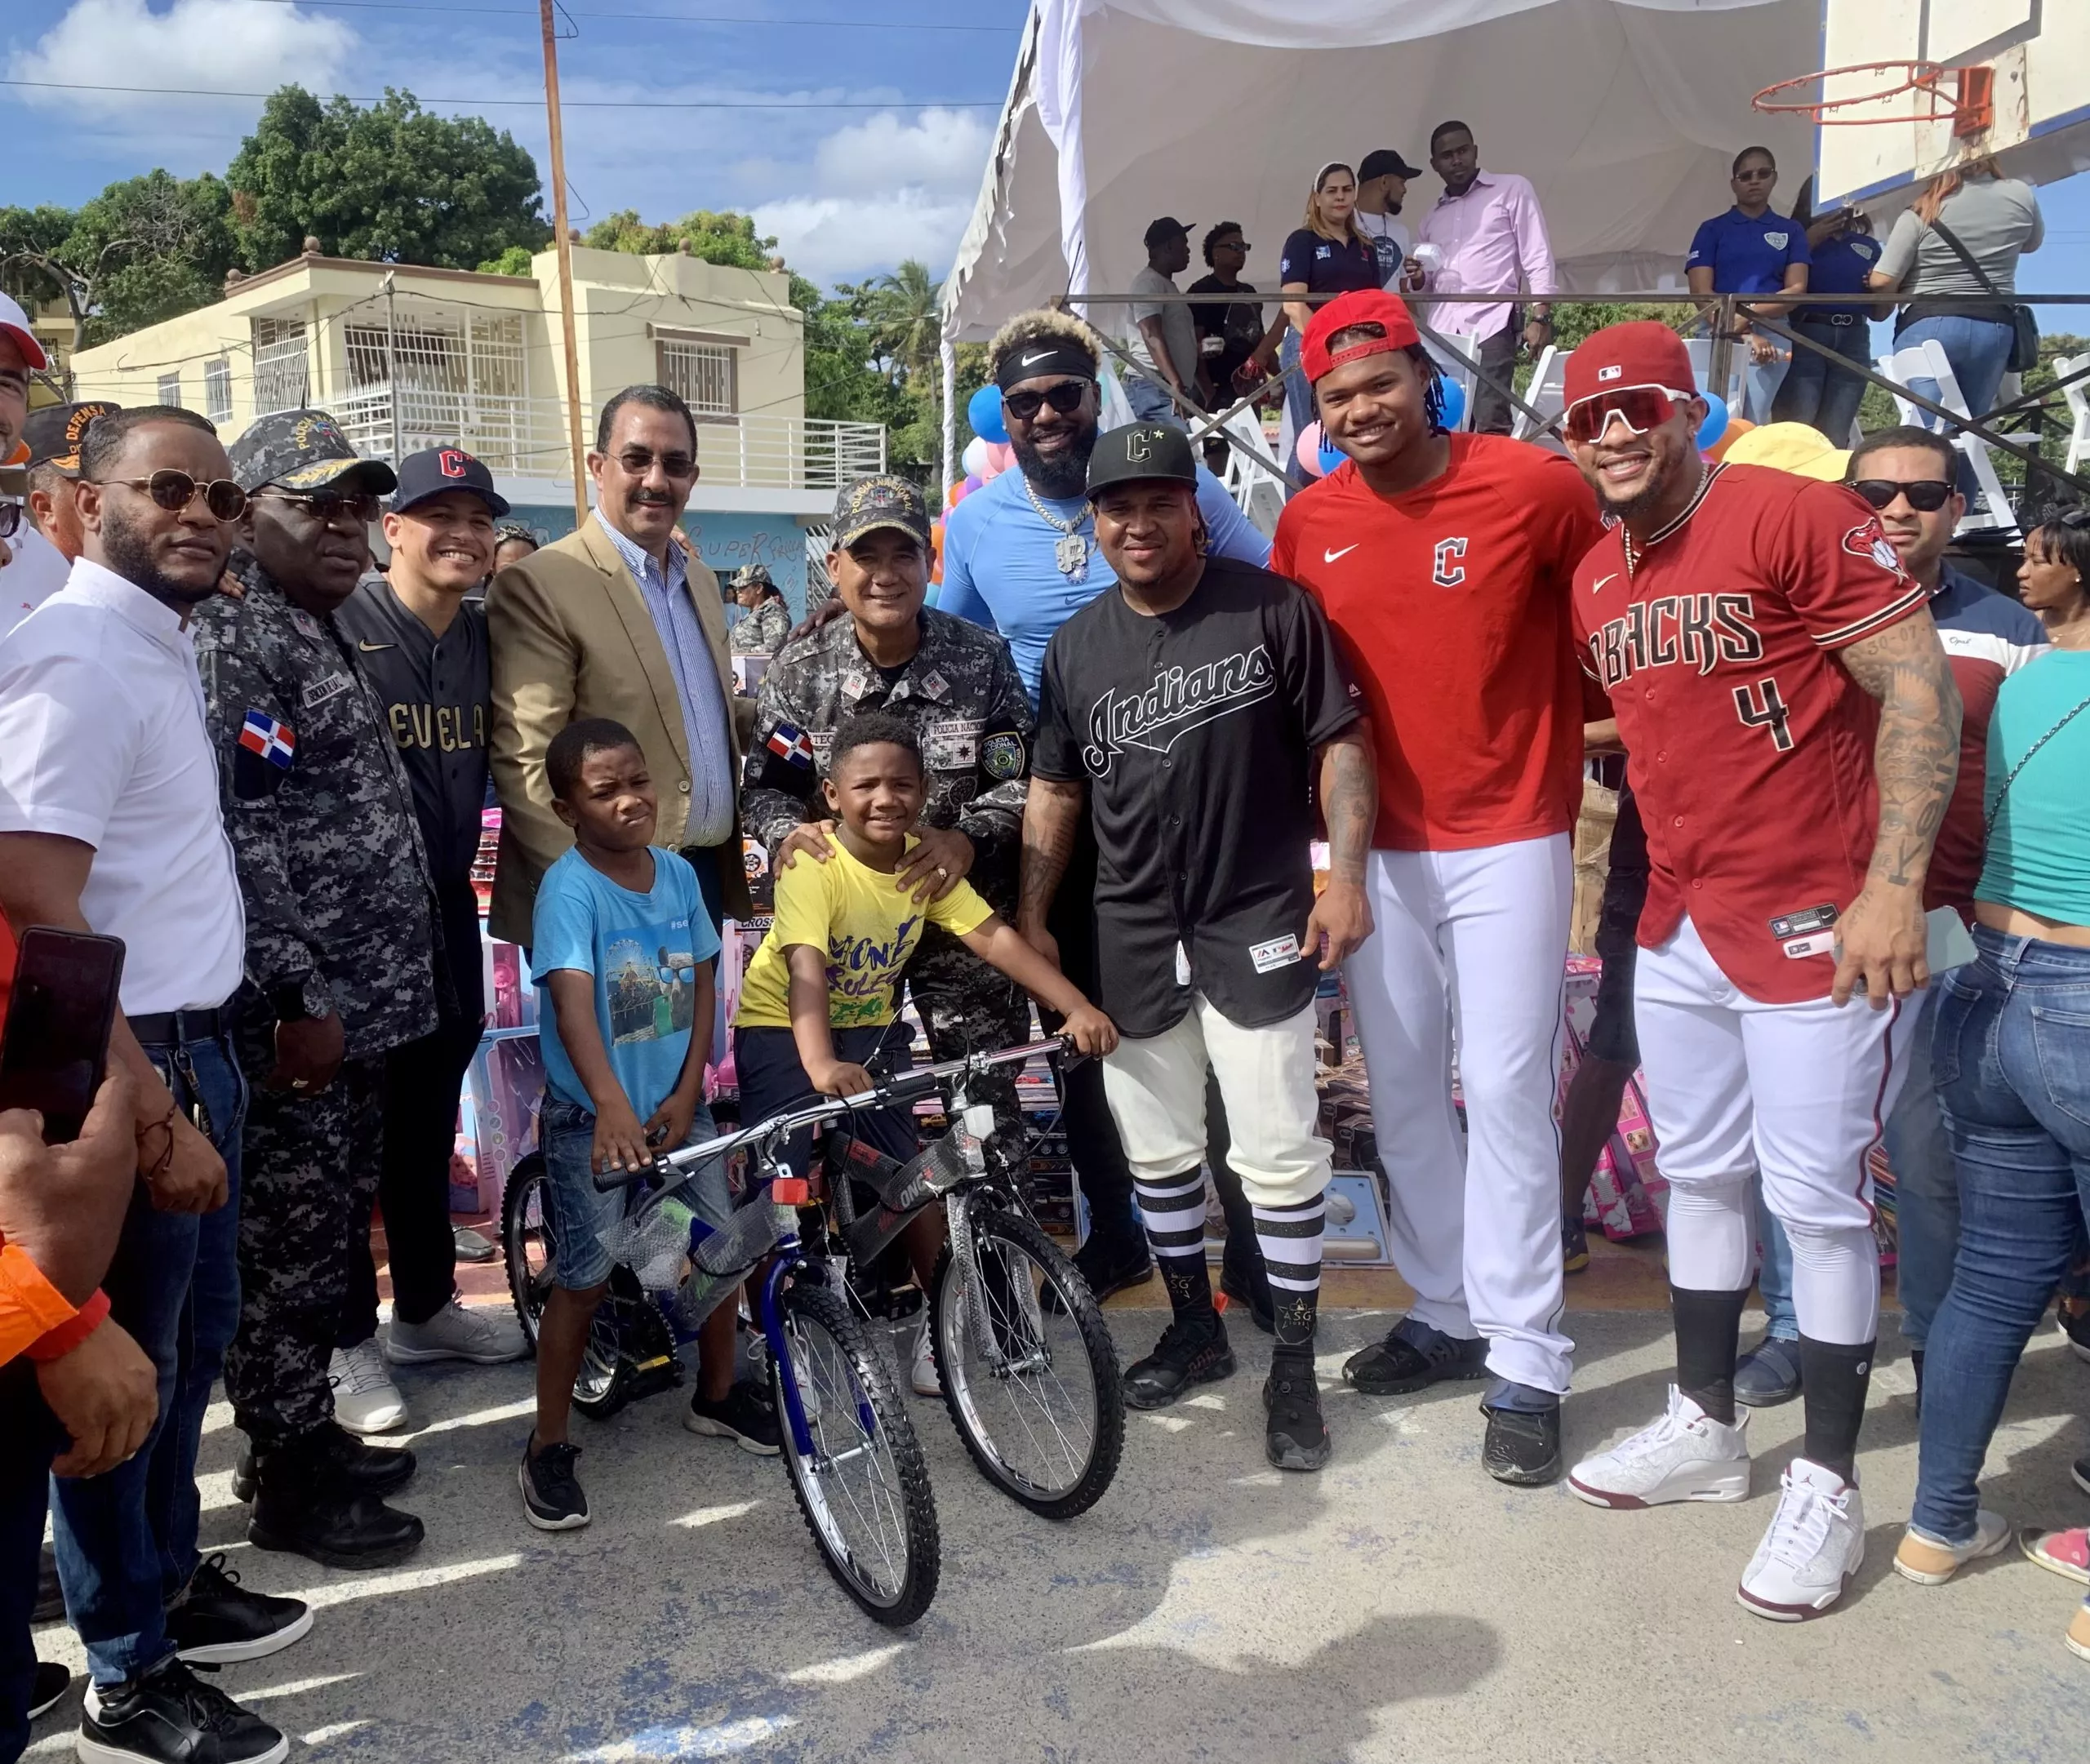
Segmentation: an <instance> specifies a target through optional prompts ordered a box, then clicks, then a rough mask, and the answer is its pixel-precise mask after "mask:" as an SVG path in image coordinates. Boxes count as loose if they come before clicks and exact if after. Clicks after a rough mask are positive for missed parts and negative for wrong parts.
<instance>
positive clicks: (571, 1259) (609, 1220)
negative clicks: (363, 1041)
mask: <svg viewBox="0 0 2090 1764" xmlns="http://www.w3.org/2000/svg"><path fill="white" fill-rule="evenodd" d="M537 1137H538V1140H539V1141H540V1144H542V1146H543V1149H544V1153H545V1211H547V1212H548V1213H549V1215H551V1227H552V1242H553V1243H554V1245H555V1246H557V1249H558V1255H557V1256H556V1257H555V1258H554V1262H553V1266H552V1282H553V1284H554V1285H555V1286H563V1287H564V1288H565V1289H566V1290H567V1291H568V1292H588V1291H593V1290H594V1288H595V1287H597V1286H601V1285H602V1284H603V1282H604V1281H606V1280H607V1279H608V1278H609V1277H610V1270H611V1269H612V1268H613V1267H615V1266H616V1260H615V1258H614V1257H613V1256H611V1254H610V1251H609V1250H608V1248H607V1246H606V1245H605V1243H604V1242H603V1238H604V1236H605V1234H606V1233H607V1232H608V1231H609V1229H610V1228H611V1226H613V1225H615V1224H616V1222H617V1221H618V1220H620V1219H622V1218H623V1217H624V1209H625V1199H626V1197H627V1191H626V1190H625V1189H610V1190H609V1191H608V1192H607V1193H605V1192H604V1191H603V1190H602V1189H598V1188H597V1187H596V1186H595V1159H594V1151H595V1117H594V1113H593V1112H592V1111H590V1110H589V1109H583V1108H581V1107H580V1104H577V1103H569V1102H564V1101H562V1100H560V1099H559V1098H558V1097H556V1096H554V1095H551V1094H550V1093H549V1091H547V1092H546V1093H545V1102H544V1107H543V1108H542V1109H540V1110H539V1112H538V1115H537ZM717 1138H718V1127H717V1126H716V1125H715V1124H714V1122H713V1121H712V1118H711V1107H710V1104H708V1103H699V1104H697V1105H696V1113H695V1114H694V1115H692V1116H691V1117H690V1126H689V1137H688V1138H687V1139H686V1140H683V1144H685V1145H700V1144H703V1142H704V1141H705V1140H715V1139H717ZM677 1193H678V1195H679V1196H680V1197H681V1198H682V1199H683V1201H685V1202H687V1204H688V1206H689V1208H690V1210H691V1211H692V1212H694V1213H695V1214H696V1215H697V1216H698V1217H699V1218H700V1219H701V1220H704V1222H705V1224H708V1225H710V1226H712V1227H713V1228H714V1229H717V1228H718V1227H719V1226H721V1225H723V1224H725V1223H726V1221H727V1220H728V1219H730V1218H731V1216H732V1213H733V1198H732V1195H731V1192H730V1191H729V1190H728V1189H727V1185H726V1166H725V1165H724V1163H723V1162H721V1161H720V1160H719V1159H718V1158H715V1157H714V1158H713V1159H712V1160H711V1161H710V1162H709V1163H705V1164H700V1165H699V1166H697V1168H696V1171H694V1172H693V1173H692V1174H691V1175H688V1176H686V1177H685V1178H683V1181H682V1182H681V1183H680V1184H678V1188H677Z"/></svg>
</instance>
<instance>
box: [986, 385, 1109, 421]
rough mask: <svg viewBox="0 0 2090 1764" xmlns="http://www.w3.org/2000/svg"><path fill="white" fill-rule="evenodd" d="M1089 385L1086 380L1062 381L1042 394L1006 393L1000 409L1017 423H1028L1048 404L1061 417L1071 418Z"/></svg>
mask: <svg viewBox="0 0 2090 1764" xmlns="http://www.w3.org/2000/svg"><path fill="white" fill-rule="evenodd" d="M1089 385H1090V382H1089V381H1087V380H1061V382H1060V383H1059V384H1058V385H1056V386H1047V388H1046V389H1044V390H1043V392H1011V393H1004V394H1003V398H1002V408H1003V410H1005V411H1007V412H1008V414H1009V415H1012V416H1013V417H1014V418H1015V419H1016V420H1017V421H1018V422H1019V423H1027V422H1029V420H1031V418H1032V417H1034V416H1035V415H1037V414H1038V411H1041V410H1042V409H1043V408H1044V407H1045V406H1047V405H1048V404H1049V405H1051V406H1052V408H1053V409H1054V410H1056V411H1058V412H1059V413H1060V415H1062V416H1072V415H1074V412H1075V411H1078V410H1079V409H1080V408H1081V401H1082V400H1083V398H1087V396H1088V389H1089Z"/></svg>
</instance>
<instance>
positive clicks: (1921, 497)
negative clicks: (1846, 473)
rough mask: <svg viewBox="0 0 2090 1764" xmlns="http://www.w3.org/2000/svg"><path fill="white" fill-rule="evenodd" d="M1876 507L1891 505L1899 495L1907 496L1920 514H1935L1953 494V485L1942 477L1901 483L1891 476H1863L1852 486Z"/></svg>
mask: <svg viewBox="0 0 2090 1764" xmlns="http://www.w3.org/2000/svg"><path fill="white" fill-rule="evenodd" d="M1851 488H1852V489H1853V490H1855V491H1857V493H1858V494H1859V495H1861V496H1862V497H1864V498H1865V500H1866V501H1867V502H1869V503H1870V504H1872V505H1873V507H1874V508H1875V509H1885V508H1888V507H1891V506H1892V504H1893V501H1894V499H1895V498H1896V497H1897V496H1906V497H1907V498H1908V499H1909V506H1910V508H1912V509H1915V510H1916V511H1917V513H1919V514H1935V513H1937V511H1938V510H1939V509H1941V508H1943V507H1944V506H1945V503H1946V502H1947V501H1948V500H1950V497H1951V495H1952V486H1951V485H1950V484H1948V483H1946V482H1945V480H1944V479H1943V478H1918V479H1916V480H1915V481H1914V482H1913V483H1901V482H1897V480H1895V479H1893V478H1860V479H1858V481H1857V482H1856V483H1854V484H1852V486H1851Z"/></svg>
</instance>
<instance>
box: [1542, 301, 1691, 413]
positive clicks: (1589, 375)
mask: <svg viewBox="0 0 2090 1764" xmlns="http://www.w3.org/2000/svg"><path fill="white" fill-rule="evenodd" d="M1696 384H1697V381H1696V379H1695V378H1694V377H1693V376H1692V371H1691V352H1690V351H1689V350H1688V349H1685V348H1684V346H1683V338H1682V337H1680V336H1679V335H1677V334H1676V333H1675V332H1674V331H1672V330H1670V327H1668V326H1667V325H1665V324H1664V323H1662V322H1661V320H1660V319H1656V318H1636V319H1634V321H1633V322H1631V323H1630V324H1624V325H1607V326H1605V327H1604V328H1603V330H1601V331H1596V332H1594V333H1593V334H1592V335H1590V336H1588V337H1586V338H1585V339H1584V340H1583V341H1582V342H1581V344H1579V345H1578V346H1577V347H1576V350H1575V352H1574V353H1572V355H1570V356H1569V357H1568V358H1567V379H1566V381H1565V384H1564V387H1563V403H1564V404H1565V406H1566V407H1567V408H1568V409H1570V410H1572V409H1573V408H1574V407H1575V406H1576V405H1578V404H1580V403H1581V402H1582V400H1583V399H1585V398H1595V397H1596V396H1597V395H1598V394H1599V393H1603V392H1608V391H1610V390H1611V389H1613V388H1614V387H1619V386H1666V387H1668V388H1669V389H1670V391H1672V392H1681V393H1691V394H1692V396H1696V392H1695V388H1696Z"/></svg>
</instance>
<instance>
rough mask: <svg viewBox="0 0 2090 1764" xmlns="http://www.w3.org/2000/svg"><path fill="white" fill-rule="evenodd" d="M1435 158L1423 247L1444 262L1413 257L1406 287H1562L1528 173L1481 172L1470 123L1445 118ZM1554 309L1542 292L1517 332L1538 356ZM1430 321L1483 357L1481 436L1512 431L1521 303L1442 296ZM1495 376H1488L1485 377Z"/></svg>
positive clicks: (1478, 389)
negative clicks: (1434, 194)
mask: <svg viewBox="0 0 2090 1764" xmlns="http://www.w3.org/2000/svg"><path fill="white" fill-rule="evenodd" d="M1430 167H1431V169H1432V170H1433V171H1435V172H1436V174H1437V176H1439V177H1440V178H1442V179H1443V180H1444V193H1443V195H1442V196H1440V197H1439V198H1437V206H1436V207H1434V208H1432V209H1431V210H1430V212H1429V213H1428V214H1426V215H1425V216H1423V217H1422V224H1421V226H1420V227H1419V228H1418V229H1416V243H1417V244H1418V245H1434V246H1435V247H1437V249H1438V251H1439V252H1440V253H1441V254H1442V260H1441V261H1440V262H1439V263H1438V264H1436V265H1435V266H1434V268H1432V269H1429V270H1427V271H1425V269H1423V267H1422V265H1421V264H1420V263H1418V262H1416V260H1413V259H1411V260H1409V263H1408V266H1407V267H1408V281H1407V286H1408V287H1411V288H1417V289H1423V290H1431V289H1434V290H1435V291H1437V292H1439V293H1442V294H1505V295H1511V296H1514V295H1519V294H1525V293H1535V294H1550V293H1552V292H1553V291H1554V290H1555V289H1556V288H1557V287H1558V286H1559V282H1558V280H1557V278H1555V276H1554V269H1553V245H1552V242H1551V241H1550V240H1549V239H1548V238H1546V236H1545V216H1544V215H1542V214H1541V213H1540V212H1539V207H1538V196H1537V193H1536V192H1535V191H1534V190H1533V189H1532V186H1531V182H1530V180H1528V179H1527V178H1520V177H1517V176H1514V175H1513V174H1512V173H1510V172H1507V171H1482V170H1481V169H1480V149H1479V148H1478V147H1476V146H1475V145H1474V139H1473V131H1472V130H1471V129H1470V128H1468V127H1466V126H1465V123H1463V122H1440V123H1439V124H1438V125H1437V127H1436V129H1435V131H1434V132H1433V133H1432V134H1431V136H1430ZM1552 313H1553V309H1552V307H1551V306H1550V304H1548V303H1547V302H1546V301H1545V300H1536V301H1534V302H1533V303H1532V305H1531V307H1530V308H1529V309H1527V312H1526V313H1525V314H1524V318H1525V321H1526V322H1525V323H1524V324H1523V327H1522V338H1521V340H1522V341H1523V344H1525V345H1526V346H1527V348H1528V349H1530V350H1531V352H1532V354H1534V355H1536V354H1537V353H1538V352H1539V351H1540V350H1541V349H1544V348H1545V346H1546V344H1549V343H1550V342H1551V341H1552V340H1553V317H1552ZM1430 323H1431V324H1432V325H1434V327H1436V328H1437V329H1438V330H1439V331H1442V332H1443V333H1444V335H1446V336H1447V337H1451V338H1454V339H1456V340H1457V341H1458V342H1459V343H1460V344H1461V346H1462V347H1464V348H1465V349H1472V350H1475V351H1476V352H1477V353H1478V354H1479V358H1480V371H1481V373H1482V375H1483V379H1481V380H1479V382H1478V383H1477V384H1475V385H1474V393H1473V421H1472V423H1471V424H1470V425H1469V426H1470V428H1471V429H1473V431H1474V433H1476V434H1483V435H1506V434H1508V433H1510V400H1509V397H1508V395H1507V393H1506V391H1505V390H1502V389H1500V388H1506V387H1507V386H1508V385H1509V384H1510V374H1511V372H1512V371H1514V368H1515V367H1516V365H1517V344H1518V343H1519V325H1518V314H1517V303H1516V301H1515V300H1514V298H1512V299H1511V300H1509V301H1506V302H1505V304H1502V305H1501V306H1481V305H1465V304H1457V305H1452V304H1442V305H1439V306H1437V307H1435V308H1434V309H1433V310H1432V311H1431V313H1430ZM1490 381H1493V382H1495V384H1489V382H1490Z"/></svg>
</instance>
